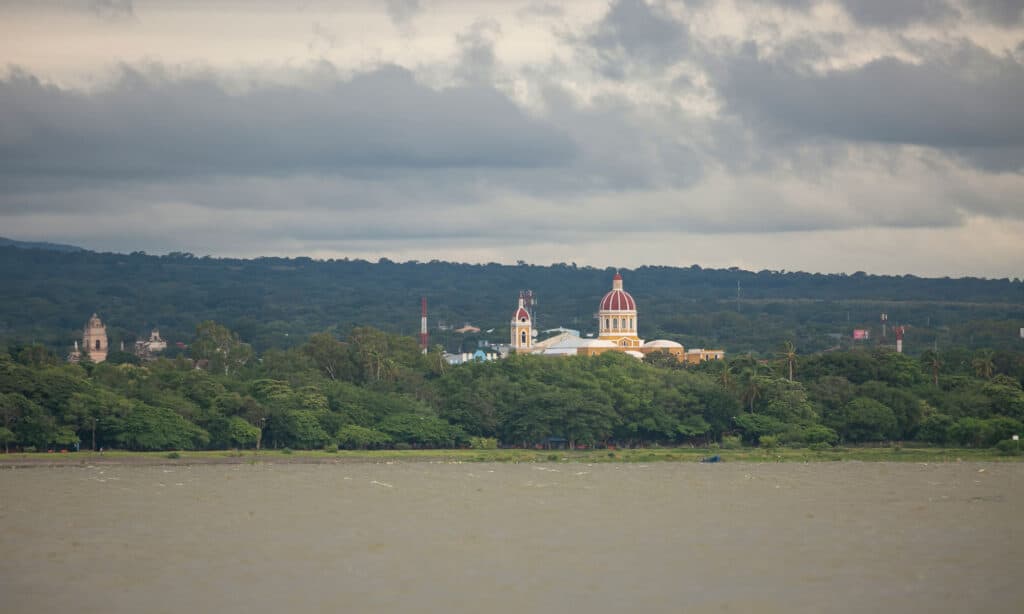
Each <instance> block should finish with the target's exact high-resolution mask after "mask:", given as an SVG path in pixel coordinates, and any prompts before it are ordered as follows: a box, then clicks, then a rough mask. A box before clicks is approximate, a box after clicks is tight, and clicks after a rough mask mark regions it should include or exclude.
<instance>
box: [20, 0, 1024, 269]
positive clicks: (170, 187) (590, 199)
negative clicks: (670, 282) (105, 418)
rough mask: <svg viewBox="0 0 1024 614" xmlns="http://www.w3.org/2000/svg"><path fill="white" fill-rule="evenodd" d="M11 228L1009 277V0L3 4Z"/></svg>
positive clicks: (470, 258)
mask: <svg viewBox="0 0 1024 614" xmlns="http://www.w3.org/2000/svg"><path fill="white" fill-rule="evenodd" d="M0 186H2V187H0V236H6V237H10V238H15V239H22V240H46V241H57V242H63V243H72V244H75V245H80V246H83V247H86V248H89V249H95V250H101V251H117V252H130V251H137V250H141V251H145V252H147V253H152V254H159V253H167V252H171V251H184V252H192V253H194V254H196V255H207V254H209V255H213V256H240V257H255V256H264V255H281V256H311V257H316V258H344V257H347V258H365V259H369V260H376V259H378V258H381V257H386V258H390V259H392V260H399V261H406V260H419V261H429V260H434V259H439V260H449V261H460V262H501V263H515V262H517V261H520V260H522V261H526V262H530V263H535V264H549V263H553V262H565V263H571V262H575V263H577V264H579V265H581V266H583V265H591V266H597V267H608V266H615V267H627V268H632V267H636V266H641V265H669V266H689V265H691V264H699V265H701V266H704V267H730V266H738V267H741V268H744V269H751V270H761V269H772V270H803V271H815V272H848V273H852V272H855V271H866V272H869V273H883V274H907V273H909V274H917V275H926V276H979V277H997V278H1001V277H1011V278H1013V277H1024V275H1022V268H1024V240H1022V237H1024V0H900V1H898V2H892V1H890V0H828V1H817V0H725V1H721V2H719V1H715V0H687V1H677V0H613V1H611V2H608V1H606V0H600V1H590V0H570V1H567V2H545V1H542V0H481V1H476V2H468V1H459V0H386V1H385V0H376V1H372V2H362V1H358V0H350V1H344V2H326V1H324V2H318V1H315V0H309V1H295V2H289V1H287V0H274V1H270V0H246V1H242V0H232V1H219V0H202V1H199V0H155V1H143V0H139V1H132V0H33V1H31V2H11V1H7V0H0Z"/></svg>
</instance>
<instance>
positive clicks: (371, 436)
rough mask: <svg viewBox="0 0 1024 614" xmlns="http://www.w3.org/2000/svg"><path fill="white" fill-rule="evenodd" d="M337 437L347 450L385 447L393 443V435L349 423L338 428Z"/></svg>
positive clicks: (339, 443) (340, 444)
mask: <svg viewBox="0 0 1024 614" xmlns="http://www.w3.org/2000/svg"><path fill="white" fill-rule="evenodd" d="M335 437H336V438H337V440H338V445H339V446H341V447H342V448H345V449H346V450H363V449H368V448H383V447H384V446H386V445H387V444H389V443H391V437H388V436H387V435H386V434H384V433H381V432H380V431H376V430H374V429H370V428H366V427H365V426H358V425H355V424H348V425H345V426H343V427H341V428H340V429H338V432H337V434H336V435H335Z"/></svg>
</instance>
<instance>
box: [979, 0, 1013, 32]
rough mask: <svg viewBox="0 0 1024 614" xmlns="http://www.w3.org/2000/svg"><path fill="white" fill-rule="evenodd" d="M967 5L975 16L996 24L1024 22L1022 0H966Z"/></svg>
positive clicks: (1010, 25) (1006, 25) (1011, 24)
mask: <svg viewBox="0 0 1024 614" xmlns="http://www.w3.org/2000/svg"><path fill="white" fill-rule="evenodd" d="M967 5H968V6H969V7H970V9H971V11H972V12H973V13H974V14H975V15H976V16H977V17H979V18H980V19H982V20H984V21H987V22H989V23H992V24H995V25H997V26H1005V27H1008V28H1009V27H1014V26H1019V25H1020V24H1021V23H1022V22H1024V0H967Z"/></svg>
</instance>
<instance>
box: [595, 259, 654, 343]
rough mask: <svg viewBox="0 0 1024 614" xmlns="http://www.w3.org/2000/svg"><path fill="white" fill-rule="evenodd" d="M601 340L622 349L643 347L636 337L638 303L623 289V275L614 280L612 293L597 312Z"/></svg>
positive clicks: (606, 297)
mask: <svg viewBox="0 0 1024 614" xmlns="http://www.w3.org/2000/svg"><path fill="white" fill-rule="evenodd" d="M597 319H598V330H599V331H600V333H599V334H598V338H599V339H604V340H606V341H611V342H612V343H614V344H615V345H617V346H619V347H622V348H635V347H640V346H641V345H643V341H642V340H641V339H639V338H638V337H637V336H636V326H637V319H636V301H634V300H633V297H632V296H631V295H630V294H629V292H626V291H625V290H623V289H622V275H620V274H618V273H616V274H615V277H613V278H612V289H611V292H609V293H608V294H605V295H604V298H603V299H601V305H600V307H599V308H598V311H597Z"/></svg>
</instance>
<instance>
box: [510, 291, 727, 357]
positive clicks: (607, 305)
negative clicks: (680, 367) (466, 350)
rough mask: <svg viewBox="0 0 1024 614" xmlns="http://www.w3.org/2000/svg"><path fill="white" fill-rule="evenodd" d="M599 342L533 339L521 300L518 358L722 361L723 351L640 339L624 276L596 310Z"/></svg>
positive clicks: (515, 343) (515, 337)
mask: <svg viewBox="0 0 1024 614" xmlns="http://www.w3.org/2000/svg"><path fill="white" fill-rule="evenodd" d="M597 321H598V324H597V326H598V335H597V338H586V339H585V338H582V337H580V336H579V333H578V332H576V331H565V332H562V333H561V334H559V335H556V336H554V337H550V338H548V339H544V340H542V341H537V340H535V339H534V334H535V333H534V330H533V317H532V316H531V315H530V311H529V310H528V309H527V308H526V304H525V297H524V296H523V294H520V296H519V307H518V308H517V309H516V311H515V313H514V314H513V315H512V321H511V347H512V350H513V351H514V352H516V353H518V354H541V355H544V356H597V355H599V354H603V353H605V352H623V353H625V354H628V355H630V356H633V357H634V358H638V359H642V358H643V357H644V356H645V355H646V354H650V353H652V352H667V353H668V354H670V355H672V356H673V357H675V359H676V360H677V361H679V362H682V363H687V364H697V363H700V362H704V361H707V360H722V359H724V358H725V352H724V351H723V350H705V349H691V350H687V349H686V348H684V347H683V345H682V344H681V343H677V342H675V341H669V340H667V339H656V340H654V341H647V342H645V341H644V340H643V339H641V338H640V337H638V336H637V326H638V317H637V308H636V301H635V300H634V299H633V296H632V295H631V294H630V293H629V292H626V291H625V290H624V289H623V287H622V275H621V274H619V273H616V274H615V277H613V278H612V289H611V290H609V291H608V293H607V294H605V295H604V298H602V299H601V302H600V303H599V305H598V310H597Z"/></svg>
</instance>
